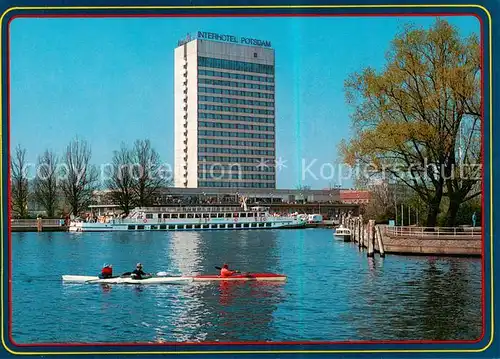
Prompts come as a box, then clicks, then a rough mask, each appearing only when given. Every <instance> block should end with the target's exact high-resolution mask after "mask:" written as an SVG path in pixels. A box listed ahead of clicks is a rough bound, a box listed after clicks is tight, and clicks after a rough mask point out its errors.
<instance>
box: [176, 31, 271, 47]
mask: <svg viewBox="0 0 500 359" xmlns="http://www.w3.org/2000/svg"><path fill="white" fill-rule="evenodd" d="M196 38H197V39H199V40H215V41H223V42H232V43H235V44H243V45H253V46H262V47H271V41H267V40H259V39H252V38H250V37H238V36H233V35H226V34H217V33H214V32H205V31H198V33H197V36H196ZM188 41H191V36H190V35H188V36H187V38H186V39H185V40H181V41H179V46H181V45H183V44H185V43H186V42H188Z"/></svg>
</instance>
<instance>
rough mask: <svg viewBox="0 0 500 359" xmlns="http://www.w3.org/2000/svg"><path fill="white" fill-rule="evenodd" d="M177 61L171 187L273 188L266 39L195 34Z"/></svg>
mask: <svg viewBox="0 0 500 359" xmlns="http://www.w3.org/2000/svg"><path fill="white" fill-rule="evenodd" d="M174 66H175V80H174V81H175V102H174V103H175V140H174V141H175V170H174V178H175V186H176V187H186V188H198V187H223V188H242V189H243V188H275V187H276V174H275V166H274V165H275V159H276V137H275V136H276V131H275V77H274V69H275V68H274V50H273V49H272V48H270V43H269V42H267V41H260V40H255V39H250V38H238V37H235V36H231V35H220V34H214V33H206V32H198V34H197V36H196V38H195V39H190V38H187V39H186V40H182V41H180V42H179V46H178V47H177V48H176V49H175V65H174Z"/></svg>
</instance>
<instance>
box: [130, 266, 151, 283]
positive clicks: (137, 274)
mask: <svg viewBox="0 0 500 359" xmlns="http://www.w3.org/2000/svg"><path fill="white" fill-rule="evenodd" d="M130 276H131V277H132V278H133V279H144V278H145V277H149V276H150V275H149V274H147V273H145V272H144V271H143V270H142V264H141V263H137V265H136V267H135V270H134V271H133V272H132V273H131V275H130Z"/></svg>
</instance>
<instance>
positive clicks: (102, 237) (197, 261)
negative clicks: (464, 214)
mask: <svg viewBox="0 0 500 359" xmlns="http://www.w3.org/2000/svg"><path fill="white" fill-rule="evenodd" d="M12 261H13V275H12V301H13V321H12V337H13V339H14V341H15V342H16V343H38V342H45V343H53V342H60V343H68V342H162V341H170V342H171V341H175V342H178V341H187V342H200V341H211V342H212V341H299V340H300V341H309V340H310V341H316V340H318V341H322V340H328V341H344V340H413V339H419V340H420V339H421V340H452V339H466V340H475V339H478V338H479V336H480V334H481V323H482V320H481V260H480V259H467V258H449V257H443V258H436V257H415V256H396V255H388V256H387V257H386V258H379V257H378V256H376V257H375V258H374V259H368V258H367V257H366V252H360V251H359V250H358V248H357V246H356V245H355V244H351V243H343V242H340V241H336V240H334V239H333V235H332V230H328V229H306V230H252V231H204V232H135V233H134V232H126V233H117V232H115V233H73V234H72V233H62V232H61V233H13V234H12ZM137 262H142V263H143V264H144V267H145V268H144V269H145V271H146V272H159V271H167V272H169V273H172V274H177V275H179V274H185V275H195V274H216V272H217V271H216V269H215V268H214V266H220V265H221V264H222V263H224V262H227V263H229V265H230V267H234V268H237V269H240V270H241V271H247V272H274V273H283V274H286V275H287V276H288V280H287V282H285V283H278V284H276V283H274V284H270V283H267V284H266V283H264V284H261V283H257V282H254V283H250V282H247V283H235V282H233V283H191V284H188V285H149V286H148V285H144V286H134V285H131V286H128V285H114V286H103V285H99V284H63V283H62V281H61V275H63V274H74V275H96V274H97V273H98V272H99V270H100V268H101V266H102V264H103V263H112V264H113V267H114V270H115V273H122V272H126V271H131V270H133V269H134V267H135V264H136V263H137Z"/></svg>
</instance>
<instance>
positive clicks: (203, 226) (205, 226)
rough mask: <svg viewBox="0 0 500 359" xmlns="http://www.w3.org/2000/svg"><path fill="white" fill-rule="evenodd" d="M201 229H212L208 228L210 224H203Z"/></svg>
mask: <svg viewBox="0 0 500 359" xmlns="http://www.w3.org/2000/svg"><path fill="white" fill-rule="evenodd" d="M201 228H210V227H209V226H208V224H202V225H201Z"/></svg>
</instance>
